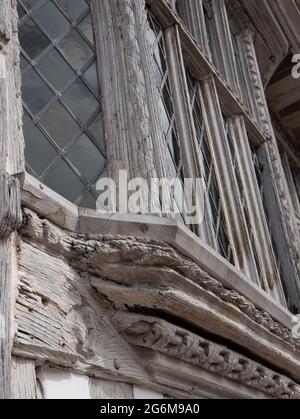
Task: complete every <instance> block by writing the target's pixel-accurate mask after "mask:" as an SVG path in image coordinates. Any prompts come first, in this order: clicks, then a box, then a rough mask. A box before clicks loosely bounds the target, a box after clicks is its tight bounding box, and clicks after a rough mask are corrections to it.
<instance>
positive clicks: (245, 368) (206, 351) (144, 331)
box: [115, 313, 300, 399]
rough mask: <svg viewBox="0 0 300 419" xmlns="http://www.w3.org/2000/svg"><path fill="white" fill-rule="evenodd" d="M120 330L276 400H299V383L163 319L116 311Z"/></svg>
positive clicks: (134, 341) (143, 343)
mask: <svg viewBox="0 0 300 419" xmlns="http://www.w3.org/2000/svg"><path fill="white" fill-rule="evenodd" d="M115 320H116V322H117V323H118V325H119V330H120V332H121V333H122V335H123V336H125V337H126V339H127V340H128V342H129V343H131V344H132V345H134V346H137V347H143V348H148V349H150V350H153V351H158V352H161V353H164V354H166V355H168V356H171V357H175V358H179V359H180V360H183V361H185V362H187V363H190V364H194V365H196V366H200V367H202V368H204V369H205V370H208V371H210V372H213V373H215V374H219V375H221V376H224V377H227V378H229V379H231V380H234V381H237V382H239V383H240V384H243V385H246V386H249V387H251V388H254V389H257V390H259V391H262V392H263V393H267V394H269V395H270V396H272V397H275V398H278V399H300V386H299V385H297V384H296V383H295V382H293V381H292V380H290V379H288V378H287V377H285V376H283V375H281V374H277V373H275V372H274V371H271V370H270V369H268V368H265V367H264V366H262V365H261V364H259V363H257V362H255V361H252V360H250V359H249V358H246V357H244V356H241V355H240V354H238V353H237V352H234V351H232V350H230V349H228V348H226V347H224V346H221V345H218V344H216V343H214V342H211V341H209V340H207V339H203V338H202V337H200V336H198V335H195V334H194V333H190V332H189V331H187V330H184V329H182V328H179V327H177V326H174V325H173V324H170V323H168V322H166V321H164V320H161V319H158V318H154V317H149V316H142V315H139V314H129V313H118V314H117V316H116V317H115Z"/></svg>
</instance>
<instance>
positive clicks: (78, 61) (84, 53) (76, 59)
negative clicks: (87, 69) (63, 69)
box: [60, 30, 93, 70]
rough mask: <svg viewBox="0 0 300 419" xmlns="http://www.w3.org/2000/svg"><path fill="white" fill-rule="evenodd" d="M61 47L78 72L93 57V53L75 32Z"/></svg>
mask: <svg viewBox="0 0 300 419" xmlns="http://www.w3.org/2000/svg"><path fill="white" fill-rule="evenodd" d="M60 47H61V49H62V50H63V51H64V53H65V55H66V57H67V58H68V60H69V61H70V63H71V64H72V66H73V67H74V68H75V69H77V70H81V69H82V67H83V66H84V65H85V64H86V63H87V62H88V61H89V60H90V59H91V58H92V56H93V51H92V50H91V49H90V47H89V46H88V44H87V43H86V42H85V41H84V40H83V38H82V37H81V36H80V35H79V34H78V33H77V32H76V31H75V30H73V31H72V32H71V33H70V34H69V35H68V36H67V37H66V38H65V39H63V40H62V42H61V43H60Z"/></svg>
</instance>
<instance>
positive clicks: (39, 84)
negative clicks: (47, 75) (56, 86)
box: [22, 69, 53, 115]
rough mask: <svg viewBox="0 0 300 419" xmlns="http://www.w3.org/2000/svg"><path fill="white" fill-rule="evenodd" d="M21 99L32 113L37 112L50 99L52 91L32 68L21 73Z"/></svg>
mask: <svg viewBox="0 0 300 419" xmlns="http://www.w3.org/2000/svg"><path fill="white" fill-rule="evenodd" d="M22 93H23V99H24V100H25V102H26V104H27V106H28V107H29V109H30V110H31V112H32V113H33V114H35V115H36V114H38V113H39V112H40V111H41V110H42V109H43V108H44V107H45V106H46V105H47V103H48V102H49V101H50V100H51V98H52V96H53V93H52V92H51V90H50V89H49V87H48V86H47V85H46V84H45V82H44V81H43V80H42V79H41V77H40V76H39V75H38V74H37V73H36V72H35V71H34V70H33V69H31V70H28V71H26V72H25V74H24V75H23V83H22Z"/></svg>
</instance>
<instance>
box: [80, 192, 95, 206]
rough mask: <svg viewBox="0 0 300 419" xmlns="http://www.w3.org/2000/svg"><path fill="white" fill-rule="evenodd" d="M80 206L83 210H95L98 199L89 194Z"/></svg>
mask: <svg viewBox="0 0 300 419" xmlns="http://www.w3.org/2000/svg"><path fill="white" fill-rule="evenodd" d="M80 206H81V207H82V208H90V209H92V210H95V209H96V198H95V197H94V196H93V195H92V194H91V193H88V194H87V196H86V197H85V198H84V200H83V201H82V202H81V204H80Z"/></svg>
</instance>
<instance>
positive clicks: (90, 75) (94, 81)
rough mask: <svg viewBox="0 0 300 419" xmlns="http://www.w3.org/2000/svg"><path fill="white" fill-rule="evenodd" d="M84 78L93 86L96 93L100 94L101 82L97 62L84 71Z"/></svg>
mask: <svg viewBox="0 0 300 419" xmlns="http://www.w3.org/2000/svg"><path fill="white" fill-rule="evenodd" d="M84 78H85V79H86V81H87V82H88V83H89V85H90V86H91V87H92V89H93V91H94V93H95V94H96V95H97V96H98V94H99V84H98V74H97V66H96V63H94V64H92V65H91V66H90V68H89V69H88V70H87V71H86V72H85V73H84Z"/></svg>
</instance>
